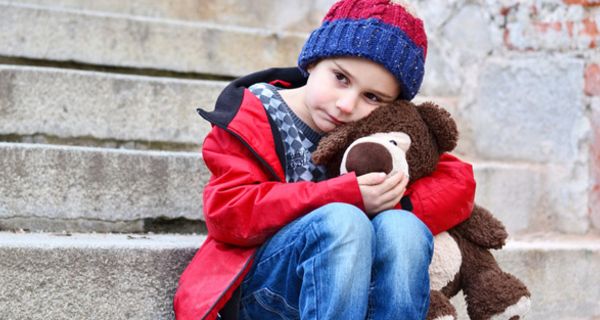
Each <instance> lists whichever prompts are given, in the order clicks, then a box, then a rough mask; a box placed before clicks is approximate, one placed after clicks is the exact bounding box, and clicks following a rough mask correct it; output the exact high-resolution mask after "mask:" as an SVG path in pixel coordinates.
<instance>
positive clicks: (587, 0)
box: [563, 0, 600, 7]
mask: <svg viewBox="0 0 600 320" xmlns="http://www.w3.org/2000/svg"><path fill="white" fill-rule="evenodd" d="M563 1H564V3H566V4H569V5H578V6H584V7H595V6H600V0H563Z"/></svg>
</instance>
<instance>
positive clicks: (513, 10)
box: [501, 1, 600, 51]
mask: <svg viewBox="0 0 600 320" xmlns="http://www.w3.org/2000/svg"><path fill="white" fill-rule="evenodd" d="M593 10H595V9H589V10H586V9H585V7H582V6H580V5H578V6H560V5H556V4H553V3H551V2H532V1H526V2H525V3H524V5H515V6H511V7H506V8H504V10H503V11H502V13H501V14H503V15H505V16H506V18H505V19H506V20H507V21H508V22H507V23H506V25H505V28H504V45H505V46H506V47H507V48H509V49H511V50H519V51H531V50H552V51H562V50H587V49H593V48H596V47H598V45H599V42H600V32H599V30H600V28H599V26H598V23H599V20H598V17H597V15H595V14H594V13H593Z"/></svg>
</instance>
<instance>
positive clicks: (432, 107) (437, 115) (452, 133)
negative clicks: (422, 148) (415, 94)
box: [417, 102, 458, 153]
mask: <svg viewBox="0 0 600 320" xmlns="http://www.w3.org/2000/svg"><path fill="white" fill-rule="evenodd" d="M417 110H418V111H419V114H421V118H423V120H424V121H425V123H427V126H428V127H429V130H430V131H431V133H432V134H433V136H434V137H435V140H436V142H437V144H438V147H439V152H440V153H443V152H448V151H452V150H453V149H454V148H455V147H456V143H457V141H458V129H457V128H456V122H454V119H452V116H451V115H450V112H448V111H446V110H445V109H443V108H441V107H438V106H437V105H436V104H434V103H432V102H424V103H422V104H421V105H418V106H417Z"/></svg>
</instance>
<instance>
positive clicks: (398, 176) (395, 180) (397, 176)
mask: <svg viewBox="0 0 600 320" xmlns="http://www.w3.org/2000/svg"><path fill="white" fill-rule="evenodd" d="M403 177H404V173H402V172H396V173H394V174H392V175H390V176H389V177H387V178H386V179H385V182H384V183H383V184H382V186H381V191H382V192H388V191H390V190H392V189H394V188H395V187H396V186H398V184H399V183H400V182H401V181H402V178H403Z"/></svg>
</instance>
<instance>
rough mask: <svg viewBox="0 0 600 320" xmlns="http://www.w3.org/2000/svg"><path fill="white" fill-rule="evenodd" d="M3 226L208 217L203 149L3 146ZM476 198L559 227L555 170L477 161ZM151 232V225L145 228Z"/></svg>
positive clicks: (136, 227) (523, 220) (516, 223)
mask: <svg viewBox="0 0 600 320" xmlns="http://www.w3.org/2000/svg"><path fill="white" fill-rule="evenodd" d="M0 165H1V166H0V191H1V192H0V229H1V228H4V229H18V228H23V229H30V230H46V231H60V230H67V231H73V232H75V231H82V232H87V231H99V232H143V231H145V230H146V229H144V228H145V227H144V224H145V223H149V222H150V221H151V220H156V219H187V220H192V221H198V220H201V219H202V190H203V186H204V185H205V183H206V182H207V181H208V179H209V172H208V170H207V169H206V167H205V166H204V163H203V162H202V158H201V155H200V152H169V151H142V150H123V149H110V148H89V147H72V146H55V145H45V144H26V143H0ZM474 171H475V177H476V180H477V183H478V189H477V193H476V195H477V196H476V200H477V202H478V203H479V204H480V205H483V206H485V207H486V208H488V209H489V210H490V211H491V212H492V213H493V214H494V215H495V216H497V217H498V218H499V219H500V220H501V221H503V222H504V224H505V225H506V227H507V229H508V231H509V232H510V233H511V234H515V235H518V234H528V233H531V232H542V231H550V230H555V229H556V227H557V226H556V223H557V222H556V220H557V219H556V218H557V215H572V216H573V223H582V222H579V220H582V219H579V218H577V219H576V218H575V217H576V216H577V215H578V214H580V213H578V212H568V213H565V212H557V211H556V209H553V208H552V206H551V204H552V203H557V202H559V201H560V199H556V198H554V197H553V194H552V192H551V190H553V189H554V188H556V185H555V184H552V183H549V180H548V179H547V176H548V175H549V172H553V171H552V170H550V169H549V168H547V167H545V166H540V165H531V164H507V163H494V162H475V165H474ZM146 231H147V230H146Z"/></svg>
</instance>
